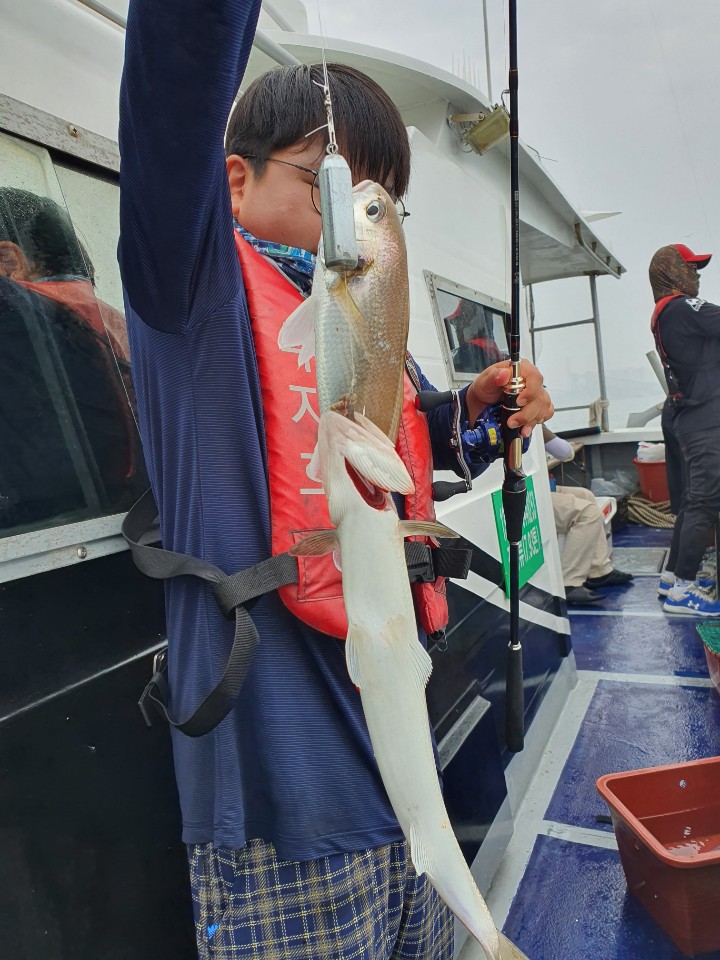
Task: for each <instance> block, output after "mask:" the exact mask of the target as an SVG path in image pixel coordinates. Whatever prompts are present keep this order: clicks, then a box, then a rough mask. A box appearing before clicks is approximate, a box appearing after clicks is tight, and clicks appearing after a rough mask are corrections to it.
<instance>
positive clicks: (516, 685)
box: [502, 0, 527, 753]
mask: <svg viewBox="0 0 720 960" xmlns="http://www.w3.org/2000/svg"><path fill="white" fill-rule="evenodd" d="M508 41H509V66H510V71H509V83H508V86H509V88H510V223H511V234H510V246H511V258H512V285H511V296H510V321H509V323H508V330H507V334H508V347H509V349H510V366H511V375H510V380H509V381H508V384H507V386H506V387H505V396H504V398H503V405H502V434H503V445H504V448H505V449H504V456H503V463H504V467H505V478H504V480H503V485H502V503H503V512H504V514H505V527H506V531H507V539H508V545H509V549H510V564H509V581H510V582H509V590H508V594H509V600H510V640H509V643H508V656H507V677H506V689H505V742H506V744H507V748H508V750H510V751H511V752H512V753H517V752H519V751H520V750H522V749H523V746H524V745H525V698H524V691H523V666H522V644H521V643H520V542H521V540H522V528H523V519H524V516H525V500H526V493H527V488H526V483H525V473H524V472H523V468H522V447H523V441H522V436H521V434H520V428H519V427H509V426H508V420H509V419H510V418H511V417H512V416H513V415H514V414H516V413H519V411H520V407H519V406H518V402H517V398H518V395H519V394H520V393H521V392H522V390H523V388H524V387H525V381H524V379H523V378H522V377H521V375H520V164H519V152H520V151H519V125H518V59H517V0H508Z"/></svg>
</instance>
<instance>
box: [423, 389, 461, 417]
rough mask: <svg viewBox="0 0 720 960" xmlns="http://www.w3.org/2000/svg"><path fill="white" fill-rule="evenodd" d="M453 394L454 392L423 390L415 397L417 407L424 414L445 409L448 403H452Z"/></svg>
mask: <svg viewBox="0 0 720 960" xmlns="http://www.w3.org/2000/svg"><path fill="white" fill-rule="evenodd" d="M453 394H454V391H453V390H421V391H420V392H419V393H418V395H417V396H416V397H415V406H416V407H417V409H418V410H421V411H422V412H423V413H428V411H430V410H436V409H437V408H438V407H444V406H445V404H446V403H452V402H453V399H454V397H453Z"/></svg>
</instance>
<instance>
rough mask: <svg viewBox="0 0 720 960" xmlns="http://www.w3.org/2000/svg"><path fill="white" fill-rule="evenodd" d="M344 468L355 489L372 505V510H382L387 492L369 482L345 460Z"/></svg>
mask: <svg viewBox="0 0 720 960" xmlns="http://www.w3.org/2000/svg"><path fill="white" fill-rule="evenodd" d="M345 469H346V470H347V472H348V476H349V477H350V479H351V480H352V482H353V483H354V484H355V489H356V490H357V492H358V493H359V494H360V496H361V497H362V498H363V500H364V501H365V503H366V504H367V505H368V506H369V507H372V508H373V510H384V509H385V505H386V503H387V492H386V491H385V490H381V489H380V487H376V486H375V484H374V483H370V481H369V480H366V479H365V477H363V476H362V475H361V474H359V473H358V472H357V470H355V468H354V467H352V466H351V465H350V464H349V463H348V462H347V460H346V461H345Z"/></svg>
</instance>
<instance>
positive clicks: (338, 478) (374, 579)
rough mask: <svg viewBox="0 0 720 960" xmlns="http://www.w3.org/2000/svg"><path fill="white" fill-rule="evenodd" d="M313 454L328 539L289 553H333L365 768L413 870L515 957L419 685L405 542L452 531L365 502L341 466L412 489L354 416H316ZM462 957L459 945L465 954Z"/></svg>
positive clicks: (391, 453) (503, 957) (421, 661)
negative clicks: (484, 889)
mask: <svg viewBox="0 0 720 960" xmlns="http://www.w3.org/2000/svg"><path fill="white" fill-rule="evenodd" d="M318 456H319V469H320V475H321V478H322V481H323V484H324V487H325V494H326V496H327V499H328V508H329V512H330V518H331V520H332V522H333V523H334V524H335V530H333V531H325V532H323V533H318V534H312V535H310V536H309V537H307V538H306V539H305V540H303V541H301V542H300V543H298V544H296V545H295V547H293V548H292V550H291V553H294V554H296V555H311V556H312V555H321V554H325V553H330V552H334V551H338V552H339V557H340V564H341V567H342V583H343V596H344V599H345V607H346V610H347V616H348V635H347V642H346V659H347V666H348V671H349V673H350V677H351V679H352V681H353V683H354V684H355V686H356V687H357V688H358V689H359V691H360V697H361V699H362V706H363V711H364V713H365V718H366V720H367V725H368V730H369V732H370V740H371V742H372V746H373V751H374V753H375V759H376V760H377V764H378V767H379V769H380V774H381V777H382V781H383V784H384V785H385V789H386V791H387V794H388V797H389V799H390V803H391V805H392V808H393V810H394V811H395V815H396V816H397V818H398V821H399V823H400V826H401V828H402V831H403V834H404V835H405V837H406V839H407V841H408V842H409V844H410V852H411V857H412V862H413V864H414V866H415V869H416V871H417V873H418V874H423V873H425V874H427V876H428V879H429V880H430V883H431V884H432V885H433V886H434V887H435V889H436V890H437V891H438V893H439V894H440V896H441V897H442V899H443V900H444V901H445V903H446V904H447V905H448V906H449V907H450V909H451V910H452V911H453V913H454V914H455V916H456V917H458V919H459V920H460V921H461V922H462V923H463V924H464V925H465V927H466V928H467V930H468V932H469V933H470V934H471V935H472V938H474V940H475V941H477V943H479V944H480V946H481V947H482V950H483V951H484V955H485V957H486V958H487V960H522V958H523V955H522V953H520V951H519V950H518V949H517V947H515V946H514V945H513V944H511V943H510V941H509V940H506V939H505V937H503V936H502V935H501V934H499V933H498V931H497V929H496V927H495V924H494V922H493V919H492V917H491V916H490V912H489V910H488V908H487V906H486V904H485V901H484V900H483V898H482V896H481V895H480V892H479V890H478V889H477V886H476V885H475V882H474V880H473V878H472V875H471V873H470V870H469V869H468V867H467V864H466V862H465V858H464V857H463V854H462V851H461V850H460V847H459V845H458V842H457V839H456V838H455V834H454V833H453V830H452V827H451V826H450V820H449V817H448V814H447V810H446V809H445V803H444V801H443V797H442V792H441V790H440V784H439V780H438V775H437V770H436V767H435V759H434V755H433V749H432V741H431V737H430V724H429V719H428V713H427V704H426V700H425V686H426V684H427V681H428V679H429V677H430V673H431V670H432V661H431V660H430V656H429V654H428V653H427V651H426V650H425V649H424V647H423V646H422V644H421V643H420V641H419V639H418V633H417V624H416V621H415V610H414V606H413V600H412V595H411V591H410V584H409V581H408V575H407V567H406V564H405V553H404V546H403V539H404V537H407V536H431V537H437V536H441V537H455V536H457V534H455V533H453V531H451V530H449V529H448V528H447V527H443V526H442V525H441V524H439V523H435V522H414V521H400V520H399V519H398V515H397V512H396V510H395V507H394V505H393V502H392V499H391V497H390V496H389V494H387V495H386V498H385V504H384V508H383V509H376V508H374V507H372V506H370V505H369V504H368V503H367V502H366V500H365V498H364V497H363V496H362V494H361V493H360V491H359V489H358V487H357V486H356V484H355V483H354V482H353V480H352V479H351V476H350V474H349V473H348V470H347V464H349V465H350V466H351V467H353V469H354V471H355V472H356V473H357V474H358V475H359V476H360V477H362V478H363V479H365V480H366V481H367V482H368V483H370V484H373V485H374V486H375V487H376V488H378V489H380V490H383V491H389V490H393V491H397V492H399V493H404V494H409V493H412V491H413V482H412V480H411V478H410V476H409V474H408V473H407V471H406V469H405V466H404V464H403V462H402V460H401V459H400V457H399V456H398V454H397V453H396V451H395V449H394V446H393V443H392V442H391V441H390V440H389V439H388V437H387V436H385V435H384V433H382V432H381V431H380V430H379V429H378V428H377V427H376V426H374V424H373V423H372V422H371V421H370V420H368V419H367V418H365V417H363V416H362V414H359V413H357V412H356V413H355V419H354V420H351V419H349V418H347V417H344V416H341V415H340V414H339V413H336V412H334V411H332V410H330V411H328V412H326V413H324V414H323V415H322V416H321V418H320V427H319V434H318ZM468 939H469V940H470V939H471V938H468ZM471 945H472V941H471ZM469 949H470V947H468V948H467V949H466V948H463V950H464V951H465V955H466V956H467V955H468V951H469Z"/></svg>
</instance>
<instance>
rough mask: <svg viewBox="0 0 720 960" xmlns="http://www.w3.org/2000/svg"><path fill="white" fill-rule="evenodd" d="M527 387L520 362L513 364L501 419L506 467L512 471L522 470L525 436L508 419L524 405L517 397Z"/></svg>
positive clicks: (504, 396) (519, 471)
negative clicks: (521, 404)
mask: <svg viewBox="0 0 720 960" xmlns="http://www.w3.org/2000/svg"><path fill="white" fill-rule="evenodd" d="M524 389H525V379H524V378H523V377H521V376H520V365H519V363H513V364H512V376H511V377H510V380H509V381H508V382H507V384H506V385H505V392H504V394H503V403H502V410H501V414H500V421H501V424H502V435H503V445H504V448H505V454H504V458H503V459H504V461H505V469H506V470H507V471H508V472H510V473H521V472H522V454H523V449H522V448H523V438H522V434H521V433H520V427H509V426H508V420H509V419H510V418H511V417H512V416H513V415H514V414H516V413H520V411H521V410H522V407H520V406H519V405H518V402H517V398H518V396H519V395H520V394H521V393H522V391H523V390H524Z"/></svg>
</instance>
